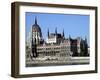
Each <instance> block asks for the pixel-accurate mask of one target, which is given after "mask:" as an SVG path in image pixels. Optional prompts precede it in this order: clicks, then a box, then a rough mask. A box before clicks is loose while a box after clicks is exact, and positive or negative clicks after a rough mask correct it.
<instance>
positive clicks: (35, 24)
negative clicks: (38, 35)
mask: <svg viewBox="0 0 100 80" xmlns="http://www.w3.org/2000/svg"><path fill="white" fill-rule="evenodd" d="M35 25H37V18H36V16H35Z"/></svg>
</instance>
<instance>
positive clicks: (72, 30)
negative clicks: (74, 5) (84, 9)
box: [25, 12, 89, 44]
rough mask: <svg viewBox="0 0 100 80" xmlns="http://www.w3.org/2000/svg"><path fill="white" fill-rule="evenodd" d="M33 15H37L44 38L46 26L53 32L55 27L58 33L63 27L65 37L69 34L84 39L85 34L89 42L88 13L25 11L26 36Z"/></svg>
mask: <svg viewBox="0 0 100 80" xmlns="http://www.w3.org/2000/svg"><path fill="white" fill-rule="evenodd" d="M35 17H37V23H38V24H39V26H40V27H41V30H42V35H43V38H44V39H46V37H47V30H48V28H49V32H51V33H54V32H55V28H57V32H58V33H62V31H63V29H64V32H65V37H66V38H68V37H69V35H70V36H71V37H72V38H76V37H82V38H83V39H84V38H85V36H86V38H87V41H88V44H89V15H76V14H51V13H33V12H26V15H25V18H26V19H25V20H26V37H27V35H28V33H29V32H30V30H31V28H32V25H33V24H34V22H35Z"/></svg>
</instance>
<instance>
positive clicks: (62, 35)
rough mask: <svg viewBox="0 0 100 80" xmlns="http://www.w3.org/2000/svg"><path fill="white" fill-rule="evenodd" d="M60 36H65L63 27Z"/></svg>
mask: <svg viewBox="0 0 100 80" xmlns="http://www.w3.org/2000/svg"><path fill="white" fill-rule="evenodd" d="M62 36H63V37H65V34H64V29H63V32H62Z"/></svg>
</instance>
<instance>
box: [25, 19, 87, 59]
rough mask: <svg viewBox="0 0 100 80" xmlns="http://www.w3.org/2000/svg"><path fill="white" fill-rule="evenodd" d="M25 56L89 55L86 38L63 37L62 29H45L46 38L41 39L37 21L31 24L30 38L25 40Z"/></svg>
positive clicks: (42, 57) (49, 57)
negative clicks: (52, 31)
mask: <svg viewBox="0 0 100 80" xmlns="http://www.w3.org/2000/svg"><path fill="white" fill-rule="evenodd" d="M26 44H27V45H26V48H27V49H26V50H27V52H29V53H27V56H30V55H31V57H32V58H41V59H64V58H67V57H74V56H77V57H78V56H79V57H80V56H83V57H85V56H89V52H88V44H87V39H86V38H85V39H82V38H80V37H77V38H75V39H73V38H71V36H69V37H68V38H66V37H65V34H64V30H63V31H62V33H58V32H57V28H56V29H55V32H54V33H50V32H49V29H48V30H47V39H46V40H44V39H43V34H42V31H41V27H40V26H39V24H38V23H37V19H36V18H35V23H34V24H33V25H32V29H31V39H30V41H29V43H28V42H26Z"/></svg>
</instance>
